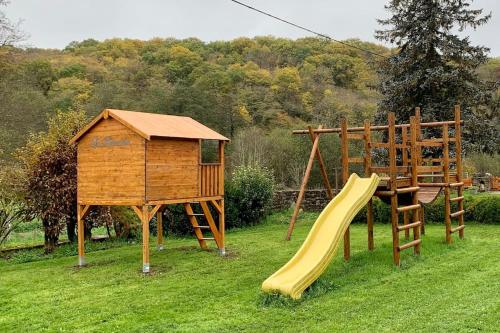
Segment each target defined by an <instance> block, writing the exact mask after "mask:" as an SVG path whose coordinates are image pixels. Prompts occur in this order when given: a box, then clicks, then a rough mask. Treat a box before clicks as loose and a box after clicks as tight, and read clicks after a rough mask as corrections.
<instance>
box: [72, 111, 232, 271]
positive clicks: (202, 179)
mask: <svg viewBox="0 0 500 333" xmlns="http://www.w3.org/2000/svg"><path fill="white" fill-rule="evenodd" d="M204 140H215V141H217V142H218V144H217V160H216V162H215V163H203V160H202V142H203V141H204ZM226 141H229V140H228V139H227V138H226V137H224V136H222V135H220V134H219V133H217V132H215V131H213V130H211V129H210V128H208V127H206V126H204V125H202V124H200V123H199V122H197V121H195V120H193V119H191V118H189V117H179V116H170V115H160V114H151V113H142V112H132V111H123V110H112V109H106V110H104V111H103V112H102V113H101V114H99V115H98V116H97V117H96V118H94V119H93V120H92V121H91V122H90V123H89V124H88V125H87V126H86V127H85V128H83V129H82V130H81V131H80V132H79V133H77V134H76V135H75V137H74V138H73V139H72V140H71V141H70V143H76V144H77V147H78V194H77V213H78V214H77V219H78V257H79V262H78V263H79V265H80V266H82V265H84V264H85V253H84V225H83V223H84V222H83V219H84V218H85V216H86V215H87V214H88V213H89V211H90V208H91V207H92V206H130V207H131V208H132V209H133V210H134V211H135V213H136V214H137V215H138V216H139V219H140V220H141V223H142V240H143V248H142V252H143V272H145V273H147V272H149V270H150V261H149V222H150V221H151V220H152V219H153V217H154V216H155V215H156V217H157V223H158V248H159V249H162V248H163V227H162V212H163V210H164V209H165V207H166V206H167V205H171V204H182V205H184V209H185V211H186V214H187V215H188V218H189V221H190V223H191V224H192V226H193V229H194V234H195V236H196V238H197V239H198V242H199V244H200V246H201V247H202V248H207V241H214V242H215V244H216V246H217V247H218V249H219V250H220V253H221V254H222V255H223V254H224V251H225V250H224V144H225V142H226ZM195 204H199V205H200V206H201V211H202V212H203V213H200V214H195V213H194V212H193V205H195ZM210 206H211V207H212V208H211V207H210ZM212 211H214V212H216V213H217V215H218V216H215V217H214V216H213V215H212ZM201 217H203V218H204V219H205V220H206V222H207V223H206V225H200V224H199V221H198V218H201ZM207 233H211V234H212V235H211V236H210V237H207V236H205V235H206V234H207Z"/></svg>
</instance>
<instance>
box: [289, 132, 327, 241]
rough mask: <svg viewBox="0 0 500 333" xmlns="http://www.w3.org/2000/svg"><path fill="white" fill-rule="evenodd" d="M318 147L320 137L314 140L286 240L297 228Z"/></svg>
mask: <svg viewBox="0 0 500 333" xmlns="http://www.w3.org/2000/svg"><path fill="white" fill-rule="evenodd" d="M318 145H319V135H318V136H316V137H315V138H314V142H313V145H312V149H311V153H310V154H309V160H308V162H307V167H306V171H305V173H304V178H303V179H302V184H301V185H300V191H299V195H298V197H297V201H296V203H295V207H294V210H293V214H292V218H291V219H290V225H289V226H288V231H287V234H286V237H285V240H290V238H291V237H292V232H293V228H294V227H295V221H296V220H297V216H298V215H299V210H300V205H301V204H302V200H303V199H304V193H305V191H306V187H307V182H308V181H309V176H310V175H311V170H312V166H313V162H314V156H315V155H316V150H317V149H318Z"/></svg>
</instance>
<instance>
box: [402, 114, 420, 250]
mask: <svg viewBox="0 0 500 333" xmlns="http://www.w3.org/2000/svg"><path fill="white" fill-rule="evenodd" d="M416 148H417V122H416V118H415V117H410V163H411V186H412V187H418V174H417V165H418V162H417V160H418V158H417V154H416V153H417V151H416ZM405 149H406V148H405ZM412 205H418V190H417V191H416V192H414V193H413V195H412ZM419 213H420V209H416V210H414V211H413V213H412V222H413V223H417V222H418V221H421V222H420V226H418V225H417V226H415V227H414V228H413V240H414V241H416V240H418V239H420V228H421V225H422V220H421V219H419ZM406 230H408V231H410V230H409V229H406ZM405 236H406V233H405ZM408 237H409V235H408ZM413 251H414V252H413V253H415V254H420V243H418V244H416V245H415V247H414V248H413Z"/></svg>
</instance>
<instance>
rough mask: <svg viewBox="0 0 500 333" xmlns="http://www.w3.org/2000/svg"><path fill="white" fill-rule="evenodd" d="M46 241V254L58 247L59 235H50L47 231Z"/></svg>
mask: <svg viewBox="0 0 500 333" xmlns="http://www.w3.org/2000/svg"><path fill="white" fill-rule="evenodd" d="M44 237H45V243H44V251H45V254H49V253H52V252H54V249H55V248H56V245H57V241H58V240H59V237H58V236H56V235H50V234H47V232H45V236H44Z"/></svg>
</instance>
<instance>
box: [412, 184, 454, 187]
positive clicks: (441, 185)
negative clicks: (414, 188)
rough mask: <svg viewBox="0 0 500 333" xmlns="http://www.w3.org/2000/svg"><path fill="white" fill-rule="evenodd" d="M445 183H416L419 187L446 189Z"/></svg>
mask: <svg viewBox="0 0 500 333" xmlns="http://www.w3.org/2000/svg"><path fill="white" fill-rule="evenodd" d="M447 185H448V184H447V183H418V186H420V187H446V186H447Z"/></svg>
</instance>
